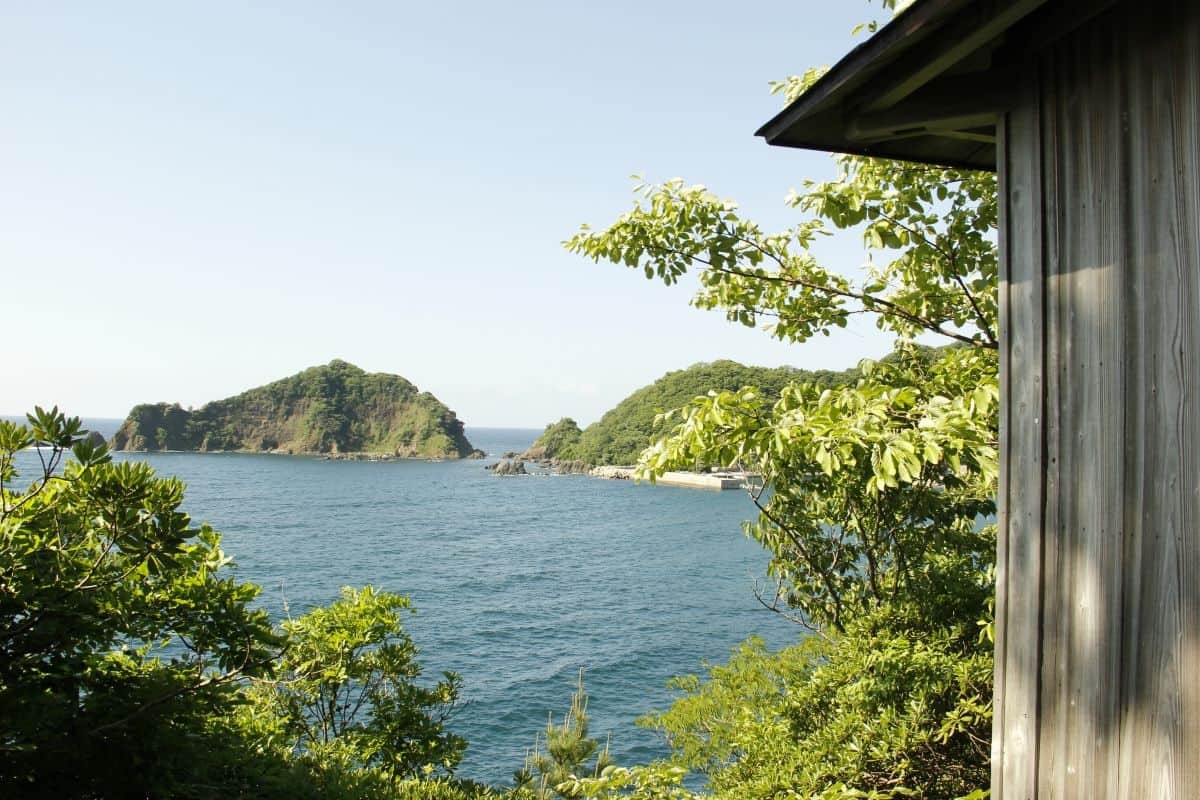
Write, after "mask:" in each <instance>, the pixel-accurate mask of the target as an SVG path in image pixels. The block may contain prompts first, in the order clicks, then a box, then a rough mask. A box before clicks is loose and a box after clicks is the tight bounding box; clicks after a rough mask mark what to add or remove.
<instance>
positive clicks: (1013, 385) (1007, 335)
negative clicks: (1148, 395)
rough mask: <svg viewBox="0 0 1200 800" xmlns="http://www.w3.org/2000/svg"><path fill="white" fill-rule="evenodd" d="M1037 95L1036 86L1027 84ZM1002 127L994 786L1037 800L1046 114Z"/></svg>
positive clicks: (1029, 113)
mask: <svg viewBox="0 0 1200 800" xmlns="http://www.w3.org/2000/svg"><path fill="white" fill-rule="evenodd" d="M1024 84H1025V86H1026V90H1027V91H1029V92H1033V91H1034V90H1035V89H1034V81H1033V80H1032V79H1031V78H1030V79H1028V80H1026V81H1024ZM1034 100H1035V98H1034V97H1033V96H1031V97H1030V98H1029V102H1024V103H1022V104H1021V106H1020V108H1019V110H1017V111H1014V112H1012V113H1009V114H1006V115H1005V116H1004V118H1003V120H1002V124H1001V126H1000V127H1001V144H1000V151H999V157H1000V162H1001V184H1002V186H1003V197H1004V201H1003V202H1002V203H1001V214H1002V219H1003V221H1002V223H1001V230H1002V231H1004V234H1003V235H1002V236H1001V240H1000V298H1001V348H1002V350H1001V356H1000V357H1001V362H1000V363H1001V380H1002V383H1003V386H1002V391H1003V395H1002V396H1003V398H1004V399H1003V403H1002V406H1001V422H1000V439H1001V452H1002V453H1003V465H1004V468H1003V470H1002V475H1001V487H1000V522H999V531H998V539H999V547H998V552H997V567H996V586H997V607H996V687H997V689H996V703H995V717H994V720H993V730H994V734H993V750H992V752H993V758H992V776H993V777H992V781H993V787H994V789H993V790H994V792H996V794H997V796H1003V797H1005V798H1033V797H1034V796H1035V793H1036V780H1037V760H1038V752H1037V675H1038V670H1039V663H1040V657H1041V650H1040V642H1041V634H1040V629H1041V598H1040V594H1039V592H1038V591H1037V589H1036V587H1038V586H1039V585H1040V583H1041V531H1042V526H1043V520H1042V497H1043V491H1044V488H1045V487H1044V485H1043V482H1042V476H1043V441H1042V428H1041V423H1042V419H1043V417H1044V414H1045V409H1044V399H1045V398H1044V395H1043V392H1044V384H1043V377H1044V375H1043V367H1044V365H1043V358H1044V346H1043V329H1042V311H1041V302H1042V282H1043V270H1042V259H1041V246H1040V241H1041V233H1040V232H1041V219H1042V187H1041V164H1040V157H1039V150H1038V148H1037V146H1036V144H1037V141H1038V132H1039V125H1040V123H1039V119H1038V104H1037V103H1036V102H1035V101H1034Z"/></svg>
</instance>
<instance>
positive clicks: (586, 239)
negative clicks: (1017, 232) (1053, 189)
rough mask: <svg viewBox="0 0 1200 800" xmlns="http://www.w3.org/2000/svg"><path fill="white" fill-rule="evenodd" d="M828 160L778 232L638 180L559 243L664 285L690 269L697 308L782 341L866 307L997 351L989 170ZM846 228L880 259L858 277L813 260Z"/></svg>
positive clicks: (898, 330) (725, 207) (733, 210)
mask: <svg viewBox="0 0 1200 800" xmlns="http://www.w3.org/2000/svg"><path fill="white" fill-rule="evenodd" d="M812 79H815V73H813V74H810V75H808V76H807V77H806V78H805V79H804V80H802V81H801V84H804V83H807V82H810V81H811V80H812ZM838 163H839V165H840V167H841V171H840V175H839V176H838V178H837V179H836V180H833V181H825V182H819V183H817V182H809V183H806V184H805V190H804V191H803V192H799V193H797V192H793V193H792V194H791V195H790V196H789V198H788V203H789V204H790V205H792V206H793V207H794V208H797V209H798V210H800V211H803V212H806V213H808V214H810V215H812V216H811V217H809V218H807V219H805V220H803V221H801V222H799V223H798V224H796V225H795V226H794V227H793V228H791V229H790V230H787V231H784V232H780V233H775V234H768V233H766V232H764V231H762V230H761V229H760V228H759V226H758V225H757V224H755V223H754V222H751V221H749V220H746V219H743V218H742V217H741V216H740V215H739V214H738V213H737V206H736V204H734V203H733V202H731V201H729V200H723V199H721V198H720V197H718V196H717V195H715V194H714V193H712V192H711V191H709V190H708V189H707V188H706V187H704V186H702V185H688V184H686V183H685V182H684V181H683V180H682V179H679V178H676V179H673V180H670V181H667V182H665V183H663V184H658V185H653V184H651V185H639V187H638V194H639V196H640V199H639V200H638V201H637V202H635V204H634V208H633V209H632V210H631V211H629V212H627V213H625V214H623V215H621V216H620V217H619V218H618V219H617V220H616V222H614V223H613V224H612V225H610V226H609V227H608V228H606V229H604V230H599V231H597V230H593V229H592V228H590V227H586V226H585V227H583V228H581V229H580V231H579V233H577V234H576V235H575V236H573V237H572V238H571V239H569V240H567V241H566V242H565V243H564V244H565V246H566V248H567V249H568V250H569V251H571V252H574V253H579V254H580V255H584V256H586V257H588V258H591V259H592V260H593V261H602V260H604V261H611V262H612V263H614V264H622V265H625V266H627V267H630V268H636V269H640V270H641V271H642V272H643V273H644V274H645V276H646V277H647V278H648V279H655V278H657V279H658V280H661V281H662V282H663V283H665V284H667V285H671V284H673V283H676V282H678V281H679V279H680V278H681V277H682V276H683V275H684V274H686V273H687V272H688V271H689V270H690V269H696V270H698V272H699V277H700V287H701V288H700V291H699V292H698V293H697V294H696V295H695V297H694V298H693V300H692V303H693V304H694V305H695V306H696V307H698V308H704V309H722V310H724V311H725V315H726V318H727V319H729V320H730V321H731V322H736V323H739V324H741V325H747V326H754V325H757V324H759V322H760V321H761V320H762V319H763V318H766V319H769V320H771V322H770V324H769V326H768V330H769V331H770V332H771V334H772V335H773V336H775V337H776V338H779V339H782V340H784V341H793V342H802V341H806V340H808V339H810V338H812V337H813V336H815V335H818V334H823V335H827V334H828V332H829V330H830V329H831V328H837V327H845V325H846V323H847V319H848V317H849V316H851V315H854V314H861V313H873V314H876V315H877V323H878V325H879V327H880V328H882V329H884V330H888V331H891V332H893V333H895V334H897V335H898V336H900V337H903V338H906V339H910V338H913V337H915V336H917V335H919V334H922V333H927V332H933V333H937V334H940V335H942V336H945V337H948V338H951V339H955V340H957V341H961V342H963V343H967V344H972V345H975V346H979V347H985V348H990V349H994V348H995V347H996V331H997V316H996V315H997V312H998V307H997V300H996V279H997V267H996V245H995V241H994V233H995V229H996V224H997V206H996V199H995V179H994V176H992V175H990V174H986V173H973V172H962V171H954V170H945V169H937V168H933V167H924V166H916V165H912V164H903V163H899V162H890V161H882V160H875V159H863V158H857V157H849V156H844V157H839V158H838ZM848 228H861V230H862V235H863V242H864V245H865V247H866V249H867V251H868V253H869V254H871V255H872V256H874V254H876V253H877V254H879V255H880V256H882V257H883V258H884V263H883V265H882V266H874V265H873V264H872V265H871V266H870V267H869V268H868V270H867V273H866V276H865V278H864V279H863V280H861V281H860V282H858V283H855V282H852V281H850V280H849V279H847V278H846V277H845V274H846V273H848V272H849V270H848V269H847V268H846V267H847V265H836V266H832V267H827V266H824V265H822V264H821V263H820V261H819V259H818V258H817V256H816V255H815V253H814V252H813V250H812V245H813V243H814V241H815V240H816V239H817V237H819V236H822V235H826V234H829V233H830V232H831V230H832V229H848Z"/></svg>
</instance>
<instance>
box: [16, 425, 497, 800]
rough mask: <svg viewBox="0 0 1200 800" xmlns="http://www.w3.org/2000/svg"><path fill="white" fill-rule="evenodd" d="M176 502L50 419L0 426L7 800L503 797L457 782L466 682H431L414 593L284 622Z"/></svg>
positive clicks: (350, 601) (374, 595)
mask: <svg viewBox="0 0 1200 800" xmlns="http://www.w3.org/2000/svg"><path fill="white" fill-rule="evenodd" d="M29 448H37V451H36V452H37V454H38V462H37V463H38V465H39V467H38V470H37V473H36V474H35V475H33V477H32V480H30V481H29V482H28V483H26V484H24V485H23V486H18V485H17V483H16V482H17V481H18V480H20V479H21V477H22V476H21V475H20V474H19V472H18V469H17V467H16V464H17V454H18V453H19V452H20V451H23V450H27V449H29ZM182 502H183V485H182V484H181V483H180V482H179V481H178V480H176V479H173V478H162V477H159V476H157V475H155V474H154V471H153V470H152V469H151V468H150V467H149V465H147V464H145V463H143V462H136V461H127V462H123V463H113V461H112V458H111V456H110V455H109V453H108V450H107V448H106V447H105V446H104V445H102V444H101V445H96V444H93V443H91V442H89V441H88V440H87V437H86V431H84V430H83V429H82V426H81V424H80V421H79V420H78V419H76V418H67V417H66V416H65V415H64V414H62V413H61V412H59V411H58V410H57V409H51V410H49V411H44V410H42V409H37V410H35V412H34V413H33V414H31V415H30V416H29V419H28V424H26V425H19V424H16V423H14V422H11V421H6V420H0V794H2V795H3V796H4V797H11V798H25V797H28V798H43V797H56V798H110V797H254V798H272V797H278V798H426V799H427V800H438V798H445V799H446V800H453V799H454V798H475V797H479V798H485V797H490V796H493V793H492V792H491V791H490V790H489V789H487V788H486V787H479V786H475V785H473V784H471V783H470V782H466V781H460V780H456V779H454V778H453V771H454V767H455V766H456V764H457V763H458V760H459V759H460V758H461V755H462V752H463V749H464V748H465V746H466V742H465V741H464V740H462V739H461V738H460V737H457V736H454V735H452V734H450V733H449V732H448V731H446V729H445V722H446V721H447V719H448V718H449V716H450V715H451V714H452V712H453V710H454V708H455V705H456V703H457V701H458V694H459V690H460V686H461V681H460V679H459V677H458V676H457V675H455V674H453V673H447V674H445V675H443V676H442V678H441V679H440V680H437V681H434V682H429V681H425V680H422V676H421V669H420V667H419V665H418V662H417V660H416V656H417V649H416V647H415V645H414V644H413V642H412V641H411V639H410V638H409V637H408V636H407V635H406V634H405V632H404V629H403V625H402V615H403V614H405V613H411V609H410V608H409V602H408V599H407V598H405V597H403V596H400V595H395V594H390V593H386V592H376V591H374V590H372V589H370V588H363V589H357V590H356V589H346V590H344V591H343V595H342V597H341V599H339V600H338V601H336V602H334V603H333V604H331V605H330V606H327V607H324V608H317V609H314V610H312V611H310V612H309V613H307V614H305V615H303V616H301V617H299V618H296V619H293V620H289V621H287V622H285V623H284V624H283V625H282V626H281V627H277V626H273V625H272V623H271V621H270V619H269V618H268V616H267V614H266V612H264V611H262V610H258V609H256V608H254V606H253V601H254V600H255V598H256V597H257V595H258V594H259V587H258V586H255V585H254V584H251V583H245V582H240V581H238V580H236V579H235V578H234V577H232V576H231V575H230V567H231V565H232V561H231V559H230V558H229V557H228V556H227V555H226V554H225V553H224V551H223V550H222V549H221V537H220V535H219V534H218V533H217V532H215V531H214V530H212V528H210V527H208V526H207V525H194V524H193V523H192V520H191V518H190V517H189V516H188V514H187V513H186V512H185V511H183V510H182Z"/></svg>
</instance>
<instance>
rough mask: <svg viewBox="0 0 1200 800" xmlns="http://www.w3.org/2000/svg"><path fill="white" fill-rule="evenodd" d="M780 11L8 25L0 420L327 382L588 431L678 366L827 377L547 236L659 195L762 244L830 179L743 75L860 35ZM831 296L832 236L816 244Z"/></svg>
mask: <svg viewBox="0 0 1200 800" xmlns="http://www.w3.org/2000/svg"><path fill="white" fill-rule="evenodd" d="M879 13H880V12H879V8H878V5H875V6H871V5H869V4H867V3H866V2H859V0H850V1H849V2H831V1H830V0H794V1H793V2H787V3H764V2H747V3H740V4H730V3H713V2H693V1H689V2H676V1H675V0H671V1H670V2H646V0H639V1H638V2H631V1H629V0H619V1H617V2H613V1H612V0H610V1H609V2H604V3H582V2H541V3H528V2H526V3H515V4H508V3H481V2H457V3H437V4H415V3H396V2H390V3H385V2H379V3H371V2H353V3H338V4H333V3H320V4H318V3H302V2H295V1H294V0H289V2H277V3H269V2H256V3H240V2H239V3H220V2H206V3H191V4H188V7H187V8H184V7H183V4H178V3H153V2H145V3H136V4H135V3H123V2H111V3H93V2H77V3H65V2H63V3H27V4H16V3H9V4H7V5H6V7H5V9H4V10H3V11H2V12H0V107H2V108H3V118H4V121H3V124H0V176H3V178H2V179H0V279H2V280H0V320H2V324H3V331H4V355H3V361H2V362H0V363H3V365H4V367H3V371H2V373H0V413H6V414H13V413H22V412H24V411H25V410H28V409H29V408H31V407H32V406H33V404H35V403H37V404H44V405H49V404H58V405H59V406H60V407H63V408H64V409H65V410H67V411H68V412H70V413H73V414H80V415H84V416H113V417H120V416H124V415H125V413H126V412H127V411H128V410H129V408H130V406H132V405H133V404H135V403H138V402H153V401H173V402H175V401H177V402H180V403H182V404H184V405H197V406H198V405H201V404H203V403H204V402H207V401H209V400H214V399H218V398H221V397H225V396H228V395H231V394H235V393H237V392H239V391H242V390H244V389H247V388H250V387H252V386H256V385H260V384H262V383H266V382H268V381H270V380H274V379H277V378H281V377H284V376H286V375H290V374H292V373H295V372H297V371H299V370H301V369H303V368H305V367H308V366H312V365H314V364H320V363H324V362H328V361H329V360H331V359H333V358H342V359H345V360H347V361H350V362H352V363H355V364H358V365H359V366H361V367H363V368H365V369H368V370H372V371H386V372H395V373H399V374H401V375H404V376H405V377H407V378H409V379H410V380H412V381H413V382H414V383H416V384H417V385H418V386H420V387H421V388H422V389H425V390H429V391H431V392H433V393H434V394H436V395H438V397H440V398H441V399H442V400H443V401H445V402H446V403H447V404H448V405H450V406H451V407H452V408H454V409H455V410H456V411H457V412H458V414H459V417H460V418H462V419H463V420H464V421H465V422H466V423H467V424H468V425H508V426H530V427H533V426H541V425H544V424H545V423H547V422H549V421H552V420H554V419H557V418H558V417H560V416H563V415H569V416H573V417H575V418H576V419H577V420H579V421H580V422H581V423H587V422H591V421H593V420H595V419H596V418H597V417H599V416H600V414H602V413H603V412H604V411H605V410H606V409H608V408H609V407H611V406H612V405H613V404H615V403H616V402H617V401H619V400H620V399H621V398H622V397H624V396H625V395H626V394H628V393H629V392H630V391H631V390H633V389H635V388H637V387H639V386H643V385H645V384H647V383H650V382H651V381H653V380H654V379H655V378H657V377H658V376H660V375H661V374H662V373H664V372H666V371H668V370H672V369H679V368H682V367H685V366H687V365H689V364H692V363H695V362H697V361H710V360H714V359H718V358H733V359H736V360H739V361H742V362H744V363H752V364H765V365H779V364H794V365H797V366H806V367H813V368H818V367H829V368H832V367H842V366H847V365H850V364H852V363H854V362H855V361H856V360H858V359H859V358H862V357H864V356H869V355H878V354H879V353H880V352H881V351H883V350H886V349H887V347H888V343H887V339H886V338H884V337H883V336H882V335H880V334H878V333H876V332H875V331H874V330H873V328H872V327H871V325H870V324H869V323H865V324H863V325H861V326H860V327H859V328H857V329H854V330H851V331H849V332H847V333H845V334H843V335H839V336H835V337H832V338H829V339H821V340H820V341H814V342H812V343H809V344H806V345H802V346H796V345H790V346H789V345H784V344H781V343H777V342H773V341H771V340H770V339H769V338H768V337H767V336H766V335H765V334H764V333H762V332H759V331H752V330H748V329H744V328H740V327H738V326H734V325H731V324H729V323H727V322H725V320H724V318H723V317H722V316H721V315H720V314H717V313H711V312H702V311H698V310H695V309H693V308H691V307H690V306H689V305H688V299H689V297H690V292H689V289H688V288H687V287H683V286H677V287H673V288H667V287H663V286H661V285H659V284H655V283H650V282H648V281H646V280H645V279H644V278H643V277H641V275H640V273H635V272H633V271H630V270H626V269H621V268H617V267H615V266H612V265H596V264H593V263H591V262H590V261H586V260H583V259H580V258H578V257H576V256H573V255H571V254H569V253H567V252H566V251H565V250H563V249H562V247H561V241H562V240H563V239H565V238H567V237H568V236H570V235H571V234H572V233H573V232H574V231H575V230H576V229H577V228H578V226H579V224H580V223H584V222H587V223H591V224H593V225H603V224H605V223H607V222H608V221H611V220H612V219H613V218H614V217H615V216H616V215H618V214H619V213H621V212H622V211H623V210H625V209H626V208H627V207H628V206H629V204H630V202H631V199H632V195H631V194H630V187H631V185H632V182H631V181H630V180H629V176H630V175H631V174H633V173H640V174H643V175H645V176H646V177H647V178H648V179H650V180H663V179H667V178H671V177H674V176H681V177H683V178H685V179H687V180H689V181H693V182H700V183H705V184H707V185H708V186H710V187H712V188H713V189H714V190H715V191H717V192H718V193H719V194H721V195H722V196H725V197H730V198H734V199H736V200H738V201H739V202H740V203H741V205H742V207H743V208H744V209H745V210H746V211H747V213H748V214H750V215H751V216H754V217H756V218H758V219H759V220H760V221H762V222H763V223H764V224H766V225H767V226H768V227H771V228H777V227H782V226H784V225H787V224H788V223H789V222H790V221H791V220H792V219H793V216H792V214H793V212H791V211H790V210H789V209H787V208H786V207H785V206H784V204H783V198H784V196H785V195H786V193H787V191H788V189H789V188H791V187H794V186H798V185H799V184H800V182H801V181H802V180H803V179H804V178H806V177H824V176H828V175H831V174H832V168H831V165H830V162H829V160H828V158H827V157H825V156H822V155H819V154H809V153H801V152H797V151H789V150H779V149H775V148H769V147H767V146H766V145H765V144H763V143H762V141H761V140H759V139H756V138H755V137H754V136H753V132H754V130H755V129H756V128H757V126H758V125H759V124H760V123H762V122H764V121H765V120H767V119H768V118H769V117H770V116H771V115H772V114H773V113H775V111H776V110H777V109H778V108H779V104H780V100H779V98H777V97H772V96H770V95H768V93H767V82H768V81H769V80H771V79H775V78H780V77H783V76H785V75H787V74H789V73H796V72H799V71H801V70H803V69H805V68H806V67H809V66H812V65H817V64H829V63H832V62H833V61H835V60H836V59H837V58H838V57H840V56H841V55H842V54H844V53H845V52H846V51H847V50H848V49H849V48H850V47H852V46H853V44H854V43H855V42H856V41H857V40H855V39H852V38H851V36H850V30H851V28H852V27H853V25H854V24H855V23H856V22H859V21H862V20H864V19H866V18H868V17H869V16H871V15H878V14H879ZM829 257H830V259H831V261H833V262H834V263H835V264H838V265H841V266H844V267H845V268H846V270H847V271H852V270H854V269H857V267H858V265H859V264H861V263H862V262H863V260H864V253H863V250H862V247H861V243H860V241H859V239H858V237H857V236H854V235H850V236H847V237H845V238H844V239H840V240H838V241H836V242H834V243H832V244H831V245H830V247H829Z"/></svg>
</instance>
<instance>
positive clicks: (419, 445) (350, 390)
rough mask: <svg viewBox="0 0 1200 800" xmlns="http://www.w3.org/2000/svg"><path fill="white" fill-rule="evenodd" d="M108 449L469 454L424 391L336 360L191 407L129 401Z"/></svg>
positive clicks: (459, 433)
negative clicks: (130, 404)
mask: <svg viewBox="0 0 1200 800" xmlns="http://www.w3.org/2000/svg"><path fill="white" fill-rule="evenodd" d="M112 448H113V449H114V450H129V451H137V452H146V451H156V450H184V451H200V452H216V451H240V452H247V451H249V452H275V453H288V454H332V455H342V456H345V455H353V454H370V455H379V456H389V457H396V458H465V457H467V456H470V455H472V454H474V453H476V452H477V451H475V449H474V448H473V447H472V446H471V443H470V442H469V441H468V440H467V437H466V435H465V434H464V433H463V424H462V422H461V421H460V420H459V419H458V417H457V416H455V414H454V412H453V411H451V410H450V409H449V408H447V407H446V405H445V404H443V403H442V402H441V401H440V400H438V399H437V398H436V397H434V396H433V395H432V394H430V393H429V392H422V391H420V390H419V389H418V388H417V387H416V386H414V385H413V384H412V383H411V382H409V381H408V380H406V379H404V378H402V377H400V376H399V375H391V374H388V373H383V372H366V371H365V370H362V369H360V368H358V367H356V366H354V365H353V364H349V363H347V362H345V361H340V360H334V361H331V362H330V363H328V364H326V365H323V366H318V367H312V368H310V369H306V370H304V371H303V372H300V373H298V374H296V375H292V376H291V377H288V378H284V379H282V380H278V381H274V382H273V383H268V384H267V385H265V386H260V387H258V388H256V389H251V390H249V391H247V392H243V393H242V394H239V395H237V396H235V397H230V398H227V399H225V400H216V401H214V402H211V403H207V404H205V405H204V406H202V407H200V408H198V409H195V410H191V409H185V408H182V407H181V406H180V405H179V404H178V403H175V404H168V403H154V404H143V405H138V406H135V407H134V408H133V410H132V411H130V412H129V416H128V417H126V419H125V422H124V424H122V425H121V428H120V429H119V430H118V431H117V433H116V435H115V436H114V437H113V440H112Z"/></svg>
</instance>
